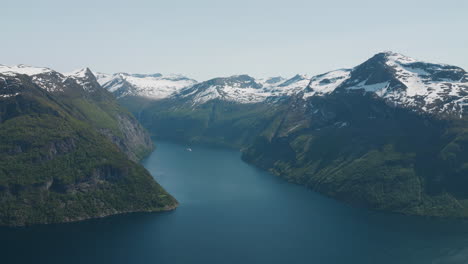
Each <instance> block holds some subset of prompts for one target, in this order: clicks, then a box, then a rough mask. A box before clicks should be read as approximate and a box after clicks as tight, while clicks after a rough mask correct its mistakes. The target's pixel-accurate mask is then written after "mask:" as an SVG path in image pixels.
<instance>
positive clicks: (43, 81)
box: [0, 64, 67, 92]
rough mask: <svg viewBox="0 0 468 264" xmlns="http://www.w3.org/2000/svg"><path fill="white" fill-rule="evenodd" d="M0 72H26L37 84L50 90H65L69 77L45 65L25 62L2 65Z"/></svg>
mask: <svg viewBox="0 0 468 264" xmlns="http://www.w3.org/2000/svg"><path fill="white" fill-rule="evenodd" d="M0 74H5V75H9V76H14V75H18V74H24V75H28V76H31V78H32V80H33V82H34V83H35V84H36V85H38V86H39V87H41V88H42V89H44V90H46V91H48V92H63V91H64V90H65V88H66V87H65V85H64V82H65V80H66V79H67V77H66V76H64V75H63V74H61V73H58V72H56V71H54V70H52V69H49V68H45V67H34V66H27V65H23V64H20V65H15V66H6V65H0Z"/></svg>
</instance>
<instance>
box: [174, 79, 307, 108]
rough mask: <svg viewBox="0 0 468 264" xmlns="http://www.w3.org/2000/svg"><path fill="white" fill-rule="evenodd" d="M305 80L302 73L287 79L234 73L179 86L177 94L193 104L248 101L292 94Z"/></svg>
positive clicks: (258, 101) (304, 84) (243, 102)
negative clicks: (189, 85) (182, 87)
mask: <svg viewBox="0 0 468 264" xmlns="http://www.w3.org/2000/svg"><path fill="white" fill-rule="evenodd" d="M309 82H310V79H309V78H308V77H307V76H305V75H296V76H294V77H293V78H291V79H288V80H286V79H284V78H282V77H273V78H268V79H255V78H253V77H251V76H249V75H234V76H230V77H222V78H215V79H211V80H208V81H205V82H201V83H198V84H196V85H194V86H192V87H189V88H187V89H184V90H182V91H181V92H180V93H179V94H178V95H177V96H178V97H182V98H188V99H189V100H191V101H192V103H193V104H194V105H195V104H204V103H206V102H208V101H211V100H215V99H218V100H223V101H228V102H235V103H240V104H252V103H260V102H264V101H266V100H267V99H268V98H277V97H283V96H290V95H293V94H296V93H298V92H300V91H302V90H304V88H305V87H307V84H308V83H309Z"/></svg>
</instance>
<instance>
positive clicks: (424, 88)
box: [0, 52, 468, 114]
mask: <svg viewBox="0 0 468 264" xmlns="http://www.w3.org/2000/svg"><path fill="white" fill-rule="evenodd" d="M0 73H2V74H26V75H29V76H31V77H32V79H33V81H34V83H35V84H37V85H38V86H40V87H42V88H43V89H45V90H47V91H49V92H63V91H65V90H66V88H67V87H68V86H69V85H70V84H69V82H72V83H73V82H76V83H77V84H79V86H80V87H83V88H84V89H85V90H88V91H91V90H93V89H94V90H95V89H96V86H97V85H98V84H100V85H101V86H102V87H103V88H105V89H106V90H108V91H110V92H111V93H113V94H114V95H115V96H116V97H117V98H123V97H127V96H138V97H146V98H149V99H152V100H162V99H180V98H183V99H184V100H185V101H190V102H191V104H192V105H199V104H204V103H206V102H208V101H211V100H215V99H217V100H224V101H229V102H234V103H240V104H252V103H261V102H268V103H274V102H278V99H280V98H285V97H286V98H287V97H290V96H293V95H298V94H300V93H302V94H303V95H302V96H303V98H304V99H307V98H310V97H314V96H326V95H330V94H333V93H343V92H345V93H346V92H353V93H356V92H358V93H359V92H364V93H373V94H375V95H376V96H377V97H380V98H382V99H384V100H385V101H386V102H388V103H390V104H394V105H398V106H400V107H406V108H411V109H413V110H416V111H423V112H431V113H459V114H462V113H463V108H464V107H465V106H466V105H468V74H467V73H466V72H465V70H463V69H462V68H459V67H456V66H450V65H446V64H435V63H428V62H423V61H419V60H416V59H413V58H410V57H407V56H404V55H401V54H398V53H394V52H382V53H378V54H376V55H375V56H373V57H372V58H370V59H369V60H367V61H365V62H364V63H362V64H360V65H358V66H356V67H354V68H352V69H339V70H335V71H330V72H327V73H324V74H320V75H316V76H313V77H308V76H307V75H299V74H298V75H296V76H294V77H292V78H290V79H285V78H283V77H272V78H265V79H256V78H253V77H251V76H248V75H234V76H230V77H220V78H214V79H211V80H207V81H203V82H199V83H198V82H197V81H195V80H193V79H190V78H188V77H185V76H183V75H162V74H159V73H156V74H128V73H116V74H105V73H94V74H93V72H91V70H89V69H88V68H84V69H80V70H77V71H75V72H72V73H67V74H61V73H59V72H56V71H54V70H51V69H49V68H45V67H32V66H26V65H17V66H4V65H0ZM93 87H94V88H93Z"/></svg>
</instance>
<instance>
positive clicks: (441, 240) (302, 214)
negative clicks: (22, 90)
mask: <svg viewBox="0 0 468 264" xmlns="http://www.w3.org/2000/svg"><path fill="white" fill-rule="evenodd" d="M185 148H186V147H184V146H179V145H174V144H169V143H159V144H158V149H157V151H155V152H154V153H153V154H152V155H151V156H150V157H149V158H148V159H147V160H146V161H144V165H145V166H146V167H147V168H148V170H149V171H150V172H151V173H152V174H153V176H154V177H155V178H156V179H157V180H158V181H159V182H160V183H161V184H162V185H163V186H164V187H165V188H166V189H167V190H168V191H169V192H171V193H172V194H173V195H174V196H175V197H177V199H178V200H179V202H180V203H181V206H180V207H179V208H178V209H177V210H176V211H174V212H168V213H152V214H131V215H124V216H116V217H110V218H105V219H99V220H91V221H85V222H81V223H72V224H61V225H49V226H35V227H28V228H0V239H1V242H0V243H1V244H0V253H1V255H0V259H1V261H0V263H5V264H9V263H47V264H49V263H132V264H133V263H145V264H146V263H158V264H159V263H171V264H172V263H318V264H322V263H324V264H327V263H359V264H363V263H372V264H374V263H424V264H426V263H468V222H467V221H461V220H437V219H428V218H421V217H405V216H400V215H393V214H383V213H376V212H370V211H367V210H363V209H356V208H351V207H348V206H346V205H343V204H341V203H338V202H335V201H333V200H331V199H327V198H324V197H322V196H320V195H318V194H316V193H314V192H312V191H310V190H307V189H305V188H303V187H301V186H296V185H293V184H289V183H286V182H285V181H283V180H281V179H278V178H276V177H274V176H272V175H270V174H268V173H265V172H262V171H260V170H258V169H256V168H254V167H252V166H250V165H247V164H245V163H244V162H242V161H241V160H240V153H238V152H235V151H228V150H220V149H213V148H207V147H197V146H194V147H192V149H193V151H192V152H189V151H187V150H186V149H185Z"/></svg>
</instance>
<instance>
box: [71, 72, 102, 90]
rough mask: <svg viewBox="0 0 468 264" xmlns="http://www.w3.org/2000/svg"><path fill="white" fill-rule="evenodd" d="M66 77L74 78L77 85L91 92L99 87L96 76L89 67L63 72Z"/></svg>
mask: <svg viewBox="0 0 468 264" xmlns="http://www.w3.org/2000/svg"><path fill="white" fill-rule="evenodd" d="M64 75H65V76H66V77H68V78H72V79H74V80H75V81H76V82H77V83H78V84H79V85H81V86H82V87H83V88H84V89H85V90H86V91H88V92H93V91H96V90H97V89H98V88H99V87H98V86H99V83H98V82H97V79H96V76H94V74H93V72H92V71H91V70H90V69H89V68H83V69H79V70H76V71H74V72H70V73H65V74H64Z"/></svg>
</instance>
